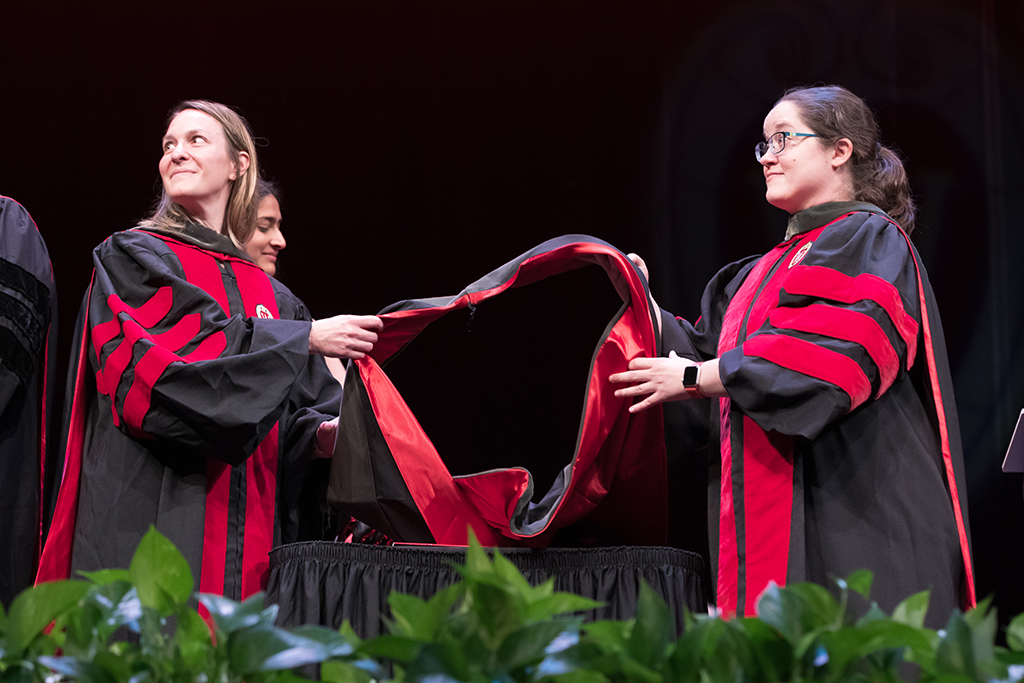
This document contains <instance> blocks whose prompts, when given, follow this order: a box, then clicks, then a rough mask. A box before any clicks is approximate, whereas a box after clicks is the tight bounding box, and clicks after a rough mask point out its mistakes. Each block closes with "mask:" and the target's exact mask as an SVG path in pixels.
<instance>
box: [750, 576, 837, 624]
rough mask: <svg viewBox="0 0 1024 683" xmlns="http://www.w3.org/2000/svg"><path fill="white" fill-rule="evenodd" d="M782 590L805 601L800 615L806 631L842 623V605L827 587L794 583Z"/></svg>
mask: <svg viewBox="0 0 1024 683" xmlns="http://www.w3.org/2000/svg"><path fill="white" fill-rule="evenodd" d="M782 590H784V591H786V592H788V593H792V594H793V595H796V596H798V597H799V598H800V599H801V600H802V601H803V605H802V607H801V610H800V616H801V626H802V629H803V630H804V631H805V632H806V631H810V630H812V629H816V628H820V627H823V626H839V625H840V624H839V623H838V622H839V617H840V612H841V610H842V607H840V605H839V602H838V601H837V600H836V599H835V597H834V596H833V595H832V594H831V593H829V592H828V590H827V589H826V588H825V587H823V586H819V585H818V584H816V583H794V584H792V585H789V586H786V588H783V589H782ZM759 614H760V613H759Z"/></svg>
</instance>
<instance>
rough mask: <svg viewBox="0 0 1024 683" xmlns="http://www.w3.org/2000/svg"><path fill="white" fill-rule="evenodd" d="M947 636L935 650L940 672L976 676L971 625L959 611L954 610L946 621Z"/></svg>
mask: <svg viewBox="0 0 1024 683" xmlns="http://www.w3.org/2000/svg"><path fill="white" fill-rule="evenodd" d="M945 631H946V633H945V636H944V637H943V638H942V639H941V640H940V641H939V645H938V648H937V649H936V651H935V663H936V666H937V667H938V673H939V674H960V675H964V676H968V677H971V678H974V677H976V676H977V673H978V672H977V668H976V667H975V662H974V643H973V638H972V633H971V627H970V626H969V625H968V623H967V621H966V620H965V619H964V615H963V614H961V613H960V612H959V611H954V612H953V614H951V615H950V617H949V621H948V622H946V629H945Z"/></svg>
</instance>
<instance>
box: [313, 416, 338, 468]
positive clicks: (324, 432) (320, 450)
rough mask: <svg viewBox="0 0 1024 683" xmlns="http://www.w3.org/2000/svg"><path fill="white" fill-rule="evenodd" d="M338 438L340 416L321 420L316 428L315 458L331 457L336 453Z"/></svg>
mask: <svg viewBox="0 0 1024 683" xmlns="http://www.w3.org/2000/svg"><path fill="white" fill-rule="evenodd" d="M337 440H338V418H334V419H333V420H328V421H327V422H321V423H320V426H319V427H317V428H316V440H315V441H314V442H313V457H314V458H329V457H331V456H332V455H334V443H335V442H336V441H337Z"/></svg>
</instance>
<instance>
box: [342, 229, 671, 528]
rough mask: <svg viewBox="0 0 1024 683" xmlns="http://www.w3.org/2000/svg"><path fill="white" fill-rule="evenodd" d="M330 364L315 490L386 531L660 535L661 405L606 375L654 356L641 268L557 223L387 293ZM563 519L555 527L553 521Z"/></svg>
mask: <svg viewBox="0 0 1024 683" xmlns="http://www.w3.org/2000/svg"><path fill="white" fill-rule="evenodd" d="M380 317H381V319H382V320H383V321H384V329H383V331H382V332H381V333H380V335H379V339H378V341H377V343H376V344H375V345H374V348H373V351H371V352H370V353H369V354H367V356H366V357H365V358H362V359H359V360H356V361H353V364H352V367H350V369H349V372H348V373H347V374H346V379H345V382H346V385H345V399H344V401H343V403H342V408H341V422H340V429H339V437H338V445H337V448H336V450H335V458H334V460H333V462H332V472H331V486H330V489H329V491H328V495H329V499H330V501H331V502H332V503H333V504H334V505H336V506H338V507H339V508H341V509H342V511H343V512H346V513H348V514H351V515H353V516H355V517H356V518H358V519H360V520H362V521H364V522H366V523H367V524H370V525H371V526H373V527H374V528H376V529H378V530H380V531H382V532H384V533H386V534H387V535H388V536H389V537H391V538H392V539H395V540H397V541H406V542H417V543H441V544H450V545H458V544H464V543H466V539H467V528H472V529H473V531H474V532H475V534H476V536H477V538H478V539H480V541H481V542H482V543H483V544H485V545H498V546H517V545H525V546H542V547H543V546H546V545H549V544H551V543H552V541H553V539H555V538H556V533H558V532H559V530H560V529H564V528H565V527H570V526H572V529H573V532H572V535H571V538H569V537H567V536H566V535H565V534H562V535H561V536H557V539H558V540H557V543H558V544H559V545H602V546H607V545H661V544H664V542H665V539H666V527H667V502H666V501H667V486H666V476H665V473H666V456H665V439H664V432H663V426H662V416H661V411H649V412H647V413H642V414H639V415H630V413H629V412H628V407H629V401H628V400H626V399H619V398H616V397H615V396H614V395H613V394H614V389H615V387H614V386H612V385H611V384H610V383H609V381H608V376H609V375H610V374H612V373H614V372H620V371H622V370H625V369H626V366H627V365H628V363H629V361H630V360H631V359H633V358H636V357H639V356H644V355H655V354H656V353H657V349H658V339H657V332H656V329H655V327H654V325H653V323H652V304H651V303H650V297H649V294H648V291H647V285H646V282H645V281H644V279H643V277H642V276H641V275H639V273H638V272H637V271H636V269H635V267H634V266H633V264H632V263H631V262H630V261H629V259H627V258H626V256H625V255H624V254H622V253H621V252H619V251H618V250H617V249H615V248H614V247H612V246H610V245H608V244H607V243H605V242H602V241H601V240H597V239H595V238H592V237H587V236H584V235H568V236H564V237H560V238H556V239H553V240H549V241H548V242H545V243H544V244H542V245H540V246H538V247H536V248H534V249H532V250H530V251H529V252H527V253H525V254H522V255H521V256H518V257H517V258H515V259H513V260H512V261H510V262H508V263H506V264H505V265H503V266H502V267H500V268H498V269H497V270H495V271H493V272H491V273H489V274H488V275H486V276H485V277H483V278H481V279H480V280H478V281H476V282H474V283H473V284H471V285H469V286H468V287H467V288H466V289H464V290H463V291H462V292H460V293H459V294H457V295H455V296H450V297H437V298H433V299H419V300H409V301H403V302H399V303H397V304H394V305H393V306H390V307H388V308H386V309H384V310H383V311H382V312H381V313H380ZM568 533H569V532H568V530H566V534H568Z"/></svg>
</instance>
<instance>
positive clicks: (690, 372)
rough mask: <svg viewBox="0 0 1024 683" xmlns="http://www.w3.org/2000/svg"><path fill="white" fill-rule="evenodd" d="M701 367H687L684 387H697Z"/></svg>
mask: <svg viewBox="0 0 1024 683" xmlns="http://www.w3.org/2000/svg"><path fill="white" fill-rule="evenodd" d="M698 370H699V366H697V365H687V366H686V368H685V369H684V370H683V386H684V387H695V386H697V371H698Z"/></svg>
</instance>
